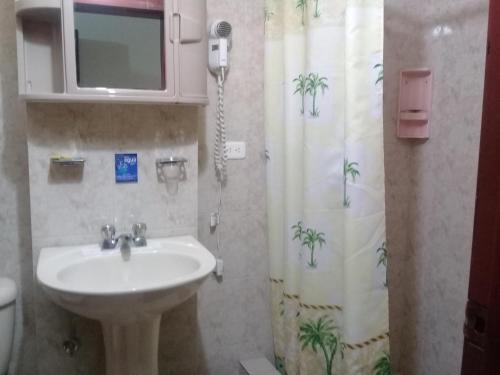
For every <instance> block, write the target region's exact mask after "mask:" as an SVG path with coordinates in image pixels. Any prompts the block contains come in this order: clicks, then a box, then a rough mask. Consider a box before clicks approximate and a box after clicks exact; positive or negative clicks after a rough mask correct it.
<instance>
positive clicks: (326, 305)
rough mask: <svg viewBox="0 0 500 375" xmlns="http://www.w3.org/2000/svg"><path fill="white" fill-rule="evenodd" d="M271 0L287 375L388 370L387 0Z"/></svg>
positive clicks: (270, 124)
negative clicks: (384, 250)
mask: <svg viewBox="0 0 500 375" xmlns="http://www.w3.org/2000/svg"><path fill="white" fill-rule="evenodd" d="M265 2H266V4H265V5H266V6H267V8H268V10H271V11H272V12H273V15H272V17H268V20H267V22H266V26H265V27H266V33H265V38H266V46H265V51H266V62H265V66H266V68H265V69H266V71H265V104H266V110H265V128H266V150H268V151H269V153H268V155H271V156H272V157H271V158H268V159H267V163H266V168H267V196H268V200H267V202H268V204H267V210H268V220H267V223H268V228H269V230H268V241H269V246H268V247H269V257H270V278H271V290H272V294H271V295H272V300H271V303H272V317H273V319H272V326H273V338H274V352H275V353H276V358H279V360H278V361H277V365H278V367H279V368H280V371H281V373H282V374H283V373H285V372H286V373H287V374H288V375H330V374H332V375H360V374H363V375H379V374H373V373H374V369H375V367H376V365H377V363H376V362H377V360H379V358H381V356H382V354H383V353H389V340H388V331H389V323H388V293H387V288H386V287H383V285H382V284H383V283H384V280H385V278H383V275H382V274H383V272H384V271H385V267H384V266H383V265H382V264H381V265H379V266H377V264H378V261H379V257H380V254H381V252H380V251H379V252H378V253H377V248H378V247H379V246H381V244H382V243H383V242H384V241H385V238H386V234H385V211H384V210H385V202H384V199H385V191H384V181H385V178H384V163H383V149H382V147H383V138H382V134H383V126H382V125H383V119H382V111H380V112H374V111H373V104H374V100H373V99H374V98H377V99H378V98H380V96H381V91H382V89H383V85H382V81H379V82H378V83H375V82H376V80H378V78H381V77H382V75H381V73H380V71H381V70H382V67H381V66H380V67H378V66H377V67H376V68H375V65H376V64H377V63H378V62H381V61H382V59H381V56H382V55H383V19H384V15H383V0H381V1H378V0H377V1H371V0H370V1H365V0H360V1H351V0H335V1H333V0H332V1H325V0H318V1H316V0H265ZM356 184H358V185H356ZM354 189H356V190H354ZM344 205H345V206H346V207H344ZM368 239H370V243H371V244H374V245H372V246H371V248H370V249H371V250H369V251H365V250H366V246H367V243H366V241H367V240H368ZM372 239H373V242H372ZM368 275H377V278H375V277H367V276H368ZM320 319H321V320H320ZM379 368H382V367H381V365H379V366H378V367H377V369H379Z"/></svg>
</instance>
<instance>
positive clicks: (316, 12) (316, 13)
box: [296, 0, 321, 25]
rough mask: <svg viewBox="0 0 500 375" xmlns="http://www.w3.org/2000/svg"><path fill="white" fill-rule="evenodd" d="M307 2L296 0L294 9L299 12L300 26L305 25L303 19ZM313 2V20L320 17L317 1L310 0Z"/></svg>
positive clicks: (305, 0)
mask: <svg viewBox="0 0 500 375" xmlns="http://www.w3.org/2000/svg"><path fill="white" fill-rule="evenodd" d="M307 1H308V0H297V4H296V8H297V9H299V10H300V12H301V13H302V25H305V18H306V12H307ZM312 1H314V13H313V16H314V18H319V17H320V16H321V13H320V11H319V0H312Z"/></svg>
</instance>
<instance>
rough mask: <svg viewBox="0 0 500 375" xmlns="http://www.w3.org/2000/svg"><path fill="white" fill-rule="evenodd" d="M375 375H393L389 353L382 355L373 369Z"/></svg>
mask: <svg viewBox="0 0 500 375" xmlns="http://www.w3.org/2000/svg"><path fill="white" fill-rule="evenodd" d="M373 375H391V357H390V356H389V354H388V353H384V354H382V356H381V357H380V358H379V359H378V360H377V362H376V363H375V367H374V368H373Z"/></svg>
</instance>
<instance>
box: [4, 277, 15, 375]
mask: <svg viewBox="0 0 500 375" xmlns="http://www.w3.org/2000/svg"><path fill="white" fill-rule="evenodd" d="M16 294H17V291H16V284H15V283H14V282H13V281H12V280H10V279H6V278H0V375H5V374H7V370H8V369H9V361H10V354H11V351H12V340H13V338H14V315H15V309H16V303H15V302H16Z"/></svg>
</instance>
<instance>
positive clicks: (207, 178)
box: [198, 0, 273, 374]
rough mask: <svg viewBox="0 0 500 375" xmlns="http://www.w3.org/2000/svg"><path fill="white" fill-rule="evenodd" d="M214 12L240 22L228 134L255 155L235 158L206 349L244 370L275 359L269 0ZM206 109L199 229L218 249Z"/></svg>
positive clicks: (217, 3)
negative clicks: (250, 362) (269, 215)
mask: <svg viewBox="0 0 500 375" xmlns="http://www.w3.org/2000/svg"><path fill="white" fill-rule="evenodd" d="M208 12H209V16H208V18H209V20H214V19H217V18H221V19H225V20H227V21H229V22H230V23H231V24H232V26H233V49H232V51H231V56H230V58H231V70H230V72H229V75H228V77H227V82H226V89H225V94H226V95H225V99H226V100H225V106H226V113H225V119H226V126H227V135H228V139H229V140H233V141H245V142H246V143H247V158H246V159H245V160H235V161H231V160H230V161H228V180H227V185H226V186H225V188H224V191H223V216H222V224H221V225H220V227H219V230H220V236H221V245H222V246H221V247H222V249H221V251H220V255H221V256H222V258H223V259H224V264H225V274H224V282H223V283H217V282H215V281H214V280H211V281H210V282H209V283H207V285H206V288H207V289H211V290H213V292H212V293H216V294H217V296H218V298H217V300H214V301H212V302H211V303H210V313H209V314H206V315H205V316H206V319H207V320H208V321H207V324H206V325H205V326H204V327H203V329H202V333H203V334H204V336H203V337H204V340H206V341H204V342H205V344H204V350H205V354H206V356H207V357H208V358H212V359H211V360H209V361H208V362H209V363H213V365H214V366H213V367H211V370H212V372H211V373H213V374H237V373H238V372H237V371H238V361H239V360H240V359H247V358H252V357H255V356H257V355H259V356H262V355H265V356H267V357H268V358H269V359H271V360H272V359H273V356H272V333H271V311H270V297H269V290H268V287H269V270H268V250H267V237H266V232H267V227H266V207H265V206H266V202H265V189H266V172H265V163H266V161H265V160H266V159H265V142H264V97H263V90H264V81H263V79H264V1H263V0H252V1H249V0H236V1H235V0H222V1H221V0H208ZM216 93H217V91H216V87H215V79H214V78H210V79H209V96H210V101H211V102H212V103H214V102H215V101H216V98H217V96H216ZM206 115H207V126H205V127H203V128H200V129H199V137H198V140H199V157H200V161H199V192H198V210H199V213H198V233H199V239H200V240H201V241H202V242H203V243H204V244H206V245H207V246H208V247H209V248H210V249H215V248H216V241H215V235H214V234H210V231H209V225H208V224H209V215H210V213H211V212H213V211H215V210H216V207H217V199H218V198H217V191H218V184H217V181H216V179H215V175H214V166H213V158H212V154H213V143H214V139H215V113H214V107H210V108H208V110H207V112H206ZM212 293H211V294H212ZM211 294H210V295H211ZM206 296H209V295H208V294H207V295H206Z"/></svg>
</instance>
